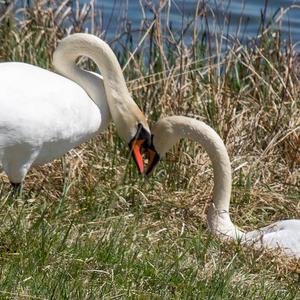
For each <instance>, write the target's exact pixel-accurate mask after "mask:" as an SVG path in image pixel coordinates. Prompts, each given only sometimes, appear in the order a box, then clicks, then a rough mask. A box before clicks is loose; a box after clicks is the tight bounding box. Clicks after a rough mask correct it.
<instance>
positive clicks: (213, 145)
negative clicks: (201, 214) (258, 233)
mask: <svg viewBox="0 0 300 300" xmlns="http://www.w3.org/2000/svg"><path fill="white" fill-rule="evenodd" d="M156 132H157V135H156ZM152 133H153V136H154V146H155V148H156V150H157V151H158V152H159V153H160V154H162V155H163V154H164V153H166V152H167V151H168V150H169V149H170V148H171V147H172V146H173V145H174V144H175V143H176V142H177V141H178V140H179V139H181V138H189V139H191V140H193V141H196V142H199V143H200V144H201V146H202V147H203V148H204V149H205V151H206V152H207V154H208V156H209V158H210V159H211V161H212V166H213V171H214V183H215V184H214V190H213V202H214V204H215V206H216V208H217V209H218V210H220V211H223V210H225V211H228V210H229V202H230V195H231V166H230V160H229V157H228V154H227V150H226V147H225V145H224V143H223V141H222V140H221V138H220V137H219V135H218V134H217V133H216V132H215V131H214V130H213V129H212V128H211V127H209V126H208V125H206V124H205V123H203V122H201V121H198V120H195V119H192V118H188V117H181V116H180V117H179V116H173V117H168V118H165V119H163V120H162V121H159V122H158V123H157V125H156V126H155V127H154V128H153V129H152ZM162 133H164V134H162Z"/></svg>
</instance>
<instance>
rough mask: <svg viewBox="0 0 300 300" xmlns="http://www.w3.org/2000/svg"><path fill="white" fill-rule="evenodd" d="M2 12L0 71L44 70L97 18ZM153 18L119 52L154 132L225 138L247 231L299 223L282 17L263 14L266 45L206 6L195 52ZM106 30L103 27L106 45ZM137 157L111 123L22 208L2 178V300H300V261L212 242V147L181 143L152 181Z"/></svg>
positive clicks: (54, 7) (35, 179)
mask: <svg viewBox="0 0 300 300" xmlns="http://www.w3.org/2000/svg"><path fill="white" fill-rule="evenodd" d="M199 3H200V2H199ZM1 5H2V4H1ZM1 8H2V6H1ZM1 8H0V11H1V12H2V13H1V15H0V19H1V21H0V61H14V60H17V61H26V62H29V63H32V64H36V65H40V66H42V67H45V68H51V59H52V53H53V51H54V49H55V47H56V46H57V43H58V41H59V40H60V39H61V38H62V37H63V36H64V35H66V34H67V33H68V32H77V31H84V30H85V28H87V27H88V26H89V24H92V22H93V20H94V18H95V16H94V15H93V14H94V13H95V14H96V13H97V12H96V11H95V9H94V10H93V8H92V7H88V6H85V8H80V7H78V8H76V7H70V6H68V5H67V3H66V2H62V1H51V5H50V6H49V3H47V2H42V1H36V4H35V6H34V7H32V8H28V9H24V10H23V11H22V12H21V13H22V16H23V17H22V18H20V17H19V18H17V17H16V15H14V14H12V13H8V14H7V15H6V16H5V17H4V18H2V16H4V13H3V11H4V9H3V10H1ZM7 9H8V8H5V10H7ZM147 9H149V10H151V12H152V15H151V17H148V18H147V19H146V18H145V20H143V22H142V25H141V28H140V41H143V42H141V43H140V45H139V47H138V48H134V47H133V46H132V45H131V44H130V41H131V35H132V33H131V32H130V31H124V32H120V34H119V35H117V36H116V37H115V39H114V40H113V41H112V42H113V45H116V43H118V45H119V46H118V47H116V51H117V53H118V57H119V60H120V62H121V65H122V66H123V67H125V66H126V65H127V66H126V68H125V69H124V74H125V78H127V82H128V87H129V90H130V91H131V93H132V95H133V97H134V99H135V101H136V102H137V103H138V105H139V106H140V107H141V109H142V110H143V111H144V112H145V113H146V115H147V117H148V120H149V122H150V123H154V122H155V121H156V120H157V119H158V118H159V117H160V116H165V115H173V114H183V115H189V116H193V117H196V118H199V119H201V120H203V121H205V122H206V123H207V124H209V125H210V126H212V127H213V128H214V129H216V130H217V131H218V133H219V134H220V135H221V137H222V138H223V140H224V142H225V144H226V147H227V149H228V152H229V155H230V158H231V162H232V170H233V194H232V201H231V216H232V219H233V222H234V223H235V224H237V225H238V226H240V227H241V228H242V229H244V230H250V229H254V228H257V227H261V226H263V225H266V224H270V223H272V222H274V221H276V220H282V219H290V218H300V215H299V212H300V201H299V200H300V189H299V182H300V180H299V179H300V160H299V158H300V155H299V144H300V135H299V130H300V129H299V126H300V118H299V116H300V84H299V55H298V54H297V53H295V52H294V50H293V45H292V44H291V43H289V42H288V41H287V42H285V41H283V40H282V37H281V34H280V20H278V23H277V25H278V26H277V27H278V28H277V29H274V27H273V26H271V25H270V26H268V25H267V23H266V22H263V20H264V18H263V17H262V23H261V27H260V28H261V30H260V33H259V34H258V36H257V37H256V39H253V40H250V41H248V43H245V44H241V43H240V42H239V40H238V39H236V38H232V39H230V40H228V39H227V36H226V35H225V34H224V35H223V36H222V35H221V36H220V35H218V34H217V33H214V31H213V30H212V29H213V26H214V25H213V24H215V23H213V22H216V20H212V23H211V24H210V25H208V23H207V22H206V21H207V19H208V18H209V17H210V15H209V11H210V9H211V7H208V6H204V7H202V6H201V5H199V6H197V9H195V21H197V22H202V24H203V27H202V30H200V29H199V28H197V27H196V26H195V23H194V24H190V25H189V26H190V27H191V28H193V26H195V27H194V28H193V32H194V36H193V39H192V42H191V44H189V45H185V42H184V40H183V36H182V35H180V33H176V32H172V30H171V29H170V28H162V25H161V23H160V14H161V13H162V10H163V9H164V8H161V10H160V9H159V8H158V7H155V6H154V5H152V6H151V5H150V6H149V7H148V8H147ZM66 24H67V25H66ZM96 25H97V22H94V27H93V28H91V29H90V30H92V32H93V33H95V34H97V35H101V34H102V31H101V30H102V28H100V27H99V28H98V27H97V26H96ZM226 25H228V24H224V30H223V32H226ZM184 29H185V28H182V32H184ZM238 30H239V29H238V28H237V31H238ZM208 32H209V33H210V35H208ZM122 37H123V38H122ZM124 37H125V39H124ZM204 37H205V38H204ZM225 38H226V40H225ZM143 39H144V40H143ZM224 41H226V47H225V51H223V49H224V43H225V42H224ZM212 45H215V46H214V47H213V46H212ZM133 54H134V55H133ZM145 57H147V59H145ZM81 63H82V65H83V66H85V67H87V68H93V69H95V66H94V65H93V63H91V62H90V61H88V60H85V59H83V60H82V61H81ZM127 63H128V64H127ZM127 155H128V151H127V148H126V145H124V144H122V142H121V141H120V139H119V138H118V137H117V136H116V134H115V130H114V127H113V124H112V125H111V126H110V127H109V129H108V130H107V131H106V132H105V133H103V134H101V135H100V136H99V137H96V138H95V139H93V140H91V141H90V142H89V143H86V144H83V145H82V146H80V147H79V148H76V149H74V150H72V151H70V153H68V154H67V155H65V157H64V158H62V159H61V160H56V161H54V162H53V163H51V164H48V165H46V166H43V167H39V168H36V169H33V170H32V171H30V172H29V174H28V176H27V177H26V181H25V185H24V191H23V195H22V197H20V198H19V199H16V200H12V199H11V197H9V196H8V195H9V191H10V186H9V184H8V182H7V179H6V178H5V176H4V175H3V174H1V175H0V220H1V225H2V226H1V227H0V298H1V299H2V298H3V299H14V298H15V299H99V298H104V299H113V298H120V299H135V298H138V299H189V298H191V299H197V298H198V299H241V298H243V299H262V298H264V299H300V293H299V282H298V276H299V274H300V264H299V261H295V260H294V261H293V260H291V261H289V260H287V259H283V258H281V257H280V256H279V255H278V254H277V253H276V254H274V253H267V252H266V251H255V250H252V249H249V248H245V247H241V246H240V245H238V244H236V243H227V244H225V243H224V242H221V241H219V240H218V239H217V238H216V237H214V236H212V235H211V234H210V233H209V231H208V229H207V225H206V208H207V206H208V204H209V203H210V201H211V193H212V185H213V181H212V176H213V174H212V170H211V164H210V161H209V159H208V156H207V155H206V154H205V153H204V152H203V150H202V149H201V148H200V146H199V145H197V144H193V143H189V142H186V141H182V142H181V143H180V144H179V145H178V146H176V147H175V148H174V149H173V151H172V152H170V153H169V154H168V155H167V157H166V159H165V160H164V161H163V162H161V164H160V166H159V167H158V169H157V170H156V172H155V174H154V175H153V176H152V177H151V178H149V179H146V178H143V177H139V176H138V174H137V171H136V170H135V167H134V165H133V164H132V162H129V163H128V157H127Z"/></svg>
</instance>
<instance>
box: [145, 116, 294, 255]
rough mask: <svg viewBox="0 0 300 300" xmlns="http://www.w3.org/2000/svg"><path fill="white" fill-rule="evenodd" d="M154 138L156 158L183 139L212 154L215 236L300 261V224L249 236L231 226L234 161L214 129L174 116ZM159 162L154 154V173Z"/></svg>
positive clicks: (163, 122) (162, 122)
mask: <svg viewBox="0 0 300 300" xmlns="http://www.w3.org/2000/svg"><path fill="white" fill-rule="evenodd" d="M152 134H153V146H154V149H155V150H156V151H157V153H158V154H156V155H159V156H163V155H164V154H165V153H166V152H167V151H168V150H169V149H170V148H171V147H172V146H173V145H174V144H175V143H176V142H177V141H178V140H179V139H180V138H189V139H191V140H194V141H197V142H199V143H200V144H201V145H202V146H203V148H204V149H205V151H206V152H207V153H208V155H209V157H210V159H211V161H212V166H213V171H214V189H213V201H212V204H211V205H210V207H209V210H208V226H209V228H210V229H211V230H212V231H213V232H214V233H215V234H217V235H219V236H221V237H222V238H225V239H228V238H229V239H235V240H239V241H240V242H241V243H245V244H250V245H254V246H255V247H259V248H260V247H265V248H280V250H281V251H283V253H284V254H285V255H287V256H293V257H297V258H300V220H284V221H278V222H276V223H274V224H272V225H269V226H267V227H264V228H261V229H258V230H254V231H251V232H247V233H244V232H242V231H241V230H239V229H238V228H237V227H236V226H235V225H234V224H233V223H232V222H231V219H230V216H229V204H230V196H231V166H230V160H229V156H228V154H227V150H226V147H225V145H224V143H223V141H222V139H221V138H220V137H219V135H218V134H217V133H216V132H215V131H214V130H213V129H212V128H211V127H209V126H208V125H206V124H205V123H203V122H201V121H198V120H195V119H192V118H188V117H183V116H173V117H167V118H164V119H162V120H159V121H158V122H157V123H156V124H155V126H154V127H153V128H152ZM149 156H150V157H151V155H149ZM157 162H158V158H156V159H155V154H153V155H152V158H151V159H150V166H149V170H150V171H152V169H153V167H154V165H153V164H156V163H157ZM148 173H149V172H148Z"/></svg>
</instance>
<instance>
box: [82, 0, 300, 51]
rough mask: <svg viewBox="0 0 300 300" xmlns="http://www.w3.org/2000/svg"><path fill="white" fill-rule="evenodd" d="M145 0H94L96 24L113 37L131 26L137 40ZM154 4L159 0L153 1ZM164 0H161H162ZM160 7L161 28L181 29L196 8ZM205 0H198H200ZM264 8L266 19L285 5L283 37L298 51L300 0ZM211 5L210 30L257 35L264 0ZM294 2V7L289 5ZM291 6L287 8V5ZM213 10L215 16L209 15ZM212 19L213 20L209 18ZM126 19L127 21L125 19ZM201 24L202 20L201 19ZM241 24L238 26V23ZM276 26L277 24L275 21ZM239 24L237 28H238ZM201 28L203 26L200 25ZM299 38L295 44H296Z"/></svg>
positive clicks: (172, 2) (182, 2) (176, 2)
mask: <svg viewBox="0 0 300 300" xmlns="http://www.w3.org/2000/svg"><path fill="white" fill-rule="evenodd" d="M80 2H81V4H83V3H90V0H80ZM146 2H147V1H146V0H95V7H96V9H97V12H98V13H100V14H101V16H102V18H101V20H99V23H98V25H101V28H102V29H103V32H104V35H105V38H106V39H108V40H113V38H114V37H115V36H116V34H118V33H122V32H124V28H125V27H127V29H130V31H131V32H132V35H133V42H138V41H139V39H140V38H141V36H142V34H141V33H139V32H138V29H139V28H140V25H141V22H142V20H143V19H144V16H143V14H145V15H146V16H147V18H149V19H150V20H151V19H152V18H153V13H152V12H151V10H150V9H149V7H147V5H146ZM152 2H153V3H154V4H155V6H156V8H157V7H158V3H159V0H157V1H152ZM161 2H163V1H161ZM165 2H166V5H165V7H164V9H163V10H162V11H161V24H162V27H163V28H166V26H167V25H168V26H169V27H171V28H172V30H175V31H177V32H178V34H180V33H181V29H182V28H183V27H185V26H186V25H187V24H188V23H189V22H190V21H191V20H193V18H194V14H195V10H196V3H197V1H196V0H167V1H165ZM203 2H204V1H201V3H203ZM268 2H269V3H268V6H267V10H266V16H267V18H266V23H267V22H268V21H270V20H272V17H273V20H275V19H276V18H278V17H279V15H280V12H282V11H283V10H285V9H287V12H286V13H285V14H284V16H283V17H282V23H281V29H282V37H283V39H291V40H292V42H293V44H296V45H295V49H297V51H299V50H300V0H297V1H295V0H284V1H282V0H281V1H280V0H269V1H268ZM205 3H207V4H208V5H209V7H211V9H212V10H211V13H210V16H211V17H210V18H209V27H210V32H211V33H214V32H221V31H223V32H225V33H226V34H228V35H229V37H230V36H236V35H237V36H238V37H239V39H241V40H242V41H247V40H249V39H251V38H252V37H255V36H257V33H258V30H259V28H258V25H259V20H260V17H261V13H262V12H264V1H263V0H245V1H237V0H232V1H228V0H223V1H220V0H215V1H212V0H209V1H206V2H205ZM292 6H294V7H292ZM289 7H290V9H288V8H289ZM213 14H214V16H215V18H213V17H212V15H213ZM213 19H215V20H216V22H213V21H212V20H213ZM125 20H129V21H130V22H126V21H125ZM199 20H200V18H199V17H198V25H199V26H198V27H199V30H201V22H200V21H199ZM202 24H204V22H202ZM224 24H225V26H223V25H224ZM239 24H241V26H239ZM274 26H275V27H276V26H277V27H278V24H277V25H276V24H275V25H274ZM238 28H240V30H239V31H237V30H238ZM202 30H203V27H202ZM192 32H193V30H192V28H191V29H189V30H187V31H186V32H185V33H184V40H185V42H186V43H187V44H188V43H189V41H190V40H191V37H192ZM297 42H298V44H297Z"/></svg>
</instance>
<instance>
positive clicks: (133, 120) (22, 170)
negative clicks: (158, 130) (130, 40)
mask: <svg viewBox="0 0 300 300" xmlns="http://www.w3.org/2000/svg"><path fill="white" fill-rule="evenodd" d="M80 56H86V57H89V58H91V59H92V60H93V61H94V62H95V63H96V64H97V66H98V67H99V69H100V71H101V73H102V75H103V77H102V76H100V75H98V74H96V73H92V72H88V71H84V70H82V69H80V68H79V67H78V66H77V65H76V63H75V62H76V59H77V58H78V57H80ZM53 65H54V67H55V69H56V71H57V72H59V73H60V74H61V75H59V74H57V73H54V72H50V71H47V70H45V69H42V68H39V67H37V66H33V65H29V64H25V63H17V62H6V63H0V82H1V89H0V166H1V165H2V168H3V170H4V172H5V173H6V174H7V176H8V178H9V180H10V182H11V183H12V184H13V185H14V186H19V184H20V183H21V182H22V181H23V179H24V177H25V175H26V173H27V172H28V170H29V168H30V167H31V166H36V165H41V164H44V163H47V162H49V161H51V160H53V159H55V158H57V157H60V156H62V155H63V154H64V153H66V152H67V151H69V150H70V149H71V148H73V147H75V146H77V145H79V144H81V143H82V142H85V141H87V140H88V139H90V138H91V137H93V136H94V135H96V134H97V133H99V132H101V131H103V130H104V129H105V128H106V127H107V126H108V123H109V121H110V119H111V117H112V119H113V121H114V122H115V125H116V128H117V132H118V134H119V135H120V137H121V138H122V139H123V140H124V141H125V142H127V143H128V145H129V147H130V151H131V152H132V155H133V157H134V160H135V162H136V164H137V167H138V169H139V171H140V173H142V172H143V171H144V166H143V161H142V156H141V147H145V148H146V147H147V145H149V144H150V141H151V135H150V130H149V127H148V124H147V121H146V119H145V117H144V115H143V113H142V112H141V111H140V110H139V108H138V106H137V105H136V103H135V102H134V101H133V100H132V98H131V96H130V94H129V92H128V89H127V87H126V83H125V80H124V77H123V73H122V70H121V67H120V65H119V63H118V60H117V58H116V56H115V55H114V53H113V51H112V50H111V48H110V47H109V46H108V45H107V44H106V43H105V42H104V41H102V40H101V39H99V38H97V37H96V36H93V35H90V34H85V33H77V34H73V35H71V36H69V37H66V38H65V39H63V40H62V41H61V42H60V44H59V46H58V48H57V49H56V50H55V52H54V57H53Z"/></svg>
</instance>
